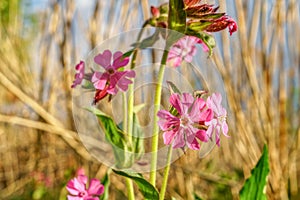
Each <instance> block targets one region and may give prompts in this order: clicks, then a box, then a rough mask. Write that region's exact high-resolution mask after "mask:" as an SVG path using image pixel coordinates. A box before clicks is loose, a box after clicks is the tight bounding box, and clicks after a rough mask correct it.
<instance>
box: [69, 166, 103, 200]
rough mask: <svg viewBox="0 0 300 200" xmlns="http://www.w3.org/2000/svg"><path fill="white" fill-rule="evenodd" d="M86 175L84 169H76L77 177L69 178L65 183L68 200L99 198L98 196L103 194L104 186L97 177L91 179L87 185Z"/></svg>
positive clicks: (95, 199) (93, 199)
mask: <svg viewBox="0 0 300 200" xmlns="http://www.w3.org/2000/svg"><path fill="white" fill-rule="evenodd" d="M87 182H88V177H87V176H85V173H84V170H83V169H79V170H78V171H77V177H76V178H73V179H72V180H70V181H69V182H68V184H67V190H68V192H69V193H70V194H71V195H68V200H99V198H98V196H99V195H101V194H103V192H104V186H103V185H102V184H101V183H100V181H99V180H97V179H94V178H93V179H91V181H90V184H89V186H88V187H87Z"/></svg>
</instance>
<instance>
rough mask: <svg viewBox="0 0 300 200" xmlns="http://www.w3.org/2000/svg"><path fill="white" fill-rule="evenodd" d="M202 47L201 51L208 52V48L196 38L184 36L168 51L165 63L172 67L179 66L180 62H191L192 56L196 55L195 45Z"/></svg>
mask: <svg viewBox="0 0 300 200" xmlns="http://www.w3.org/2000/svg"><path fill="white" fill-rule="evenodd" d="M197 43H200V44H202V45H203V50H204V51H208V47H207V46H206V45H205V44H204V43H203V41H202V40H200V39H199V38H197V37H194V36H185V37H183V38H180V39H179V40H178V41H177V42H176V43H175V44H174V45H173V46H172V47H171V49H170V51H169V54H168V58H167V61H168V62H169V63H170V64H171V65H172V66H174V67H178V66H180V65H181V63H182V61H183V60H185V61H186V62H192V60H193V56H194V55H195V54H196V53H197V48H196V46H195V45H196V44H197Z"/></svg>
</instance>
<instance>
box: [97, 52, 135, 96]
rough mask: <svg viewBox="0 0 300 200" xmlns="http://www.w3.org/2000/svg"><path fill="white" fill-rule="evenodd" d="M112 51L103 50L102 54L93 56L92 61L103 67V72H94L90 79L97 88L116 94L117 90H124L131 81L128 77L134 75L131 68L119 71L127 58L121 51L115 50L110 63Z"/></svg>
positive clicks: (126, 62)
mask: <svg viewBox="0 0 300 200" xmlns="http://www.w3.org/2000/svg"><path fill="white" fill-rule="evenodd" d="M111 58H112V53H111V51H109V50H105V51H104V52H103V54H101V53H100V54H98V55H97V56H95V58H94V61H95V62H96V63H97V64H99V65H100V66H102V67H103V68H104V69H105V72H103V73H102V72H94V74H93V76H92V79H91V81H92V82H93V84H94V87H95V88H96V89H97V90H101V91H102V90H104V89H105V88H106V86H107V85H109V86H108V88H106V92H107V93H108V94H116V93H117V92H118V90H119V89H120V90H122V91H126V90H127V89H128V85H129V84H131V83H132V81H131V80H130V78H134V77H135V72H134V71H133V70H125V71H121V70H119V69H120V68H122V67H124V66H126V65H127V64H128V62H129V58H128V57H125V58H123V53H122V52H120V51H117V52H115V53H114V55H113V62H112V63H111Z"/></svg>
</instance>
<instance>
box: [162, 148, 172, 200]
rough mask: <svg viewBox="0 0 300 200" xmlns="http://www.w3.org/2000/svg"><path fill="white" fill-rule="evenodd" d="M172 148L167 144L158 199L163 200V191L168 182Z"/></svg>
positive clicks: (164, 191)
mask: <svg viewBox="0 0 300 200" xmlns="http://www.w3.org/2000/svg"><path fill="white" fill-rule="evenodd" d="M172 150H173V148H172V145H169V149H168V157H167V166H166V168H165V172H164V177H163V182H162V186H161V189H160V193H159V200H164V198H165V193H166V189H167V184H168V177H169V171H170V166H171V158H172Z"/></svg>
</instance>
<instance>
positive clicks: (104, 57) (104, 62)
mask: <svg viewBox="0 0 300 200" xmlns="http://www.w3.org/2000/svg"><path fill="white" fill-rule="evenodd" d="M111 56H112V53H111V51H110V50H105V51H104V52H103V54H101V53H99V54H98V55H97V56H95V57H94V61H95V63H97V64H98V65H101V66H102V67H103V68H104V69H107V68H108V67H109V65H110V62H111Z"/></svg>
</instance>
